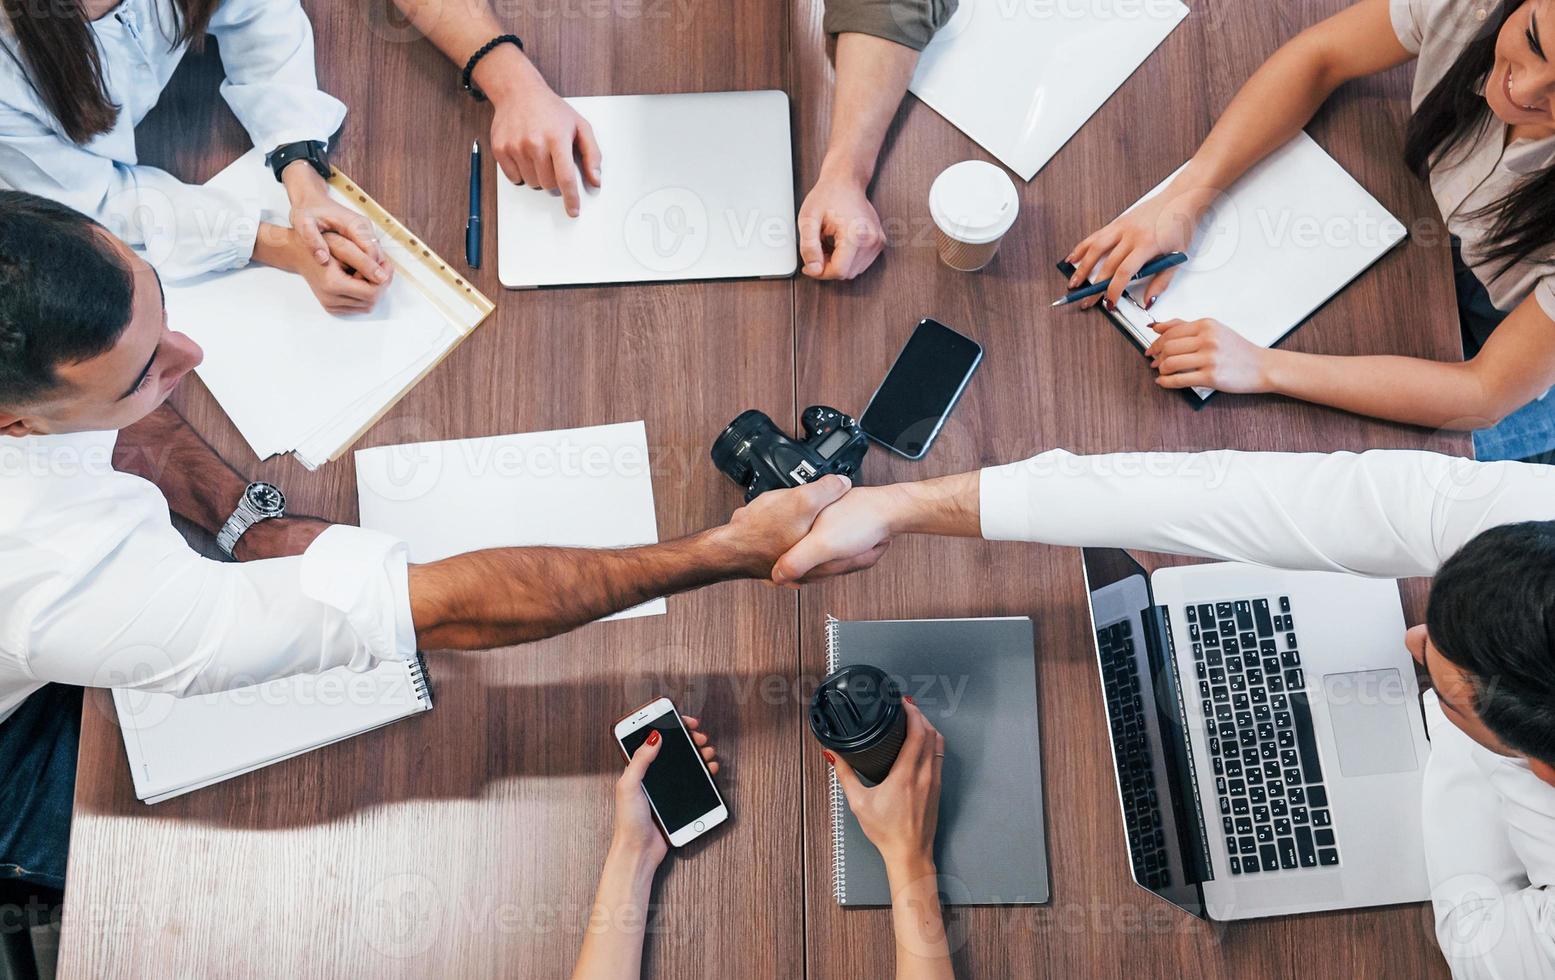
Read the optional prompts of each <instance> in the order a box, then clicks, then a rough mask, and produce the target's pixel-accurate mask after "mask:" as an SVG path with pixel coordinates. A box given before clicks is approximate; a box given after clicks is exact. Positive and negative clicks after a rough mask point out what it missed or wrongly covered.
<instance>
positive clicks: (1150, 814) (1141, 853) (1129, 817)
mask: <svg viewBox="0 0 1555 980" xmlns="http://www.w3.org/2000/svg"><path fill="white" fill-rule="evenodd" d="M1096 639H1097V644H1096V646H1097V649H1098V650H1099V651H1100V652H1101V665H1102V688H1103V690H1104V691H1105V693H1106V697H1107V718H1108V719H1109V721H1110V723H1111V725H1112V751H1113V755H1114V756H1115V758H1114V760H1113V761H1114V762H1115V763H1116V764H1117V768H1118V781H1119V784H1120V785H1119V789H1120V790H1121V795H1122V797H1123V825H1124V830H1125V831H1126V833H1127V836H1128V847H1129V854H1130V856H1131V857H1132V858H1133V862H1134V874H1135V876H1136V877H1137V878H1138V879H1139V883H1140V884H1142V885H1144V886H1146V887H1147V888H1165V887H1166V886H1168V885H1170V884H1171V880H1170V879H1171V874H1170V868H1169V866H1168V864H1167V858H1166V828H1165V824H1164V822H1163V820H1162V817H1161V807H1160V797H1159V796H1158V795H1157V793H1156V785H1155V770H1154V768H1152V764H1151V760H1152V758H1153V755H1152V753H1151V751H1150V743H1149V737H1150V736H1149V734H1148V732H1147V731H1146V730H1145V705H1144V699H1143V697H1142V695H1141V694H1140V687H1139V667H1138V665H1137V662H1136V661H1135V659H1134V627H1133V624H1131V623H1130V622H1129V621H1128V620H1124V621H1123V622H1121V623H1114V624H1113V625H1111V626H1108V627H1105V628H1103V629H1100V630H1098V631H1097V632H1096Z"/></svg>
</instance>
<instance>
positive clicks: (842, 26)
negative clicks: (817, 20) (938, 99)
mask: <svg viewBox="0 0 1555 980" xmlns="http://www.w3.org/2000/svg"><path fill="white" fill-rule="evenodd" d="M955 12H956V0H826V15H825V18H824V19H823V21H822V26H823V27H824V28H825V30H826V33H827V34H870V35H873V36H874V37H880V38H885V39H886V40H887V41H895V42H896V43H897V44H901V45H904V46H906V47H909V48H912V49H913V50H914V51H922V50H923V49H924V48H925V47H926V46H927V45H928V43H929V42H930V41H932V40H933V39H934V35H935V33H936V32H937V31H939V29H940V28H941V27H944V26H945V23H946V22H947V21H949V20H950V18H951V16H952V15H953V14H954V13H955Z"/></svg>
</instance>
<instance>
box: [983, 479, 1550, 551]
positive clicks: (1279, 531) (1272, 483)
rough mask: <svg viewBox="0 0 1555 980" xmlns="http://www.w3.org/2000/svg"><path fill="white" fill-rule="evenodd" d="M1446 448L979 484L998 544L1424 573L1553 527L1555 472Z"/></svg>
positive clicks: (987, 533) (986, 529)
mask: <svg viewBox="0 0 1555 980" xmlns="http://www.w3.org/2000/svg"><path fill="white" fill-rule="evenodd" d="M1552 469H1555V468H1551V467H1546V466H1539V465H1535V464H1531V463H1477V462H1474V461H1472V460H1466V459H1458V458H1455V457H1451V456H1443V455H1441V454H1438V453H1427V452H1413V451H1408V450H1374V451H1372V452H1367V453H1361V454H1355V453H1327V454H1319V453H1244V452H1232V451H1223V452H1208V453H1113V454H1109V455H1098V456H1075V455H1072V454H1070V453H1067V452H1064V451H1062V450H1053V451H1051V452H1046V453H1042V454H1039V455H1037V456H1033V457H1031V458H1030V459H1026V460H1022V461H1020V462H1018V463H1010V464H1008V465H1005V466H998V467H992V468H989V469H985V470H983V471H982V475H981V504H980V506H981V510H980V514H981V521H982V533H983V536H984V537H985V538H988V539H990V540H1014V541H1041V542H1045V543H1048V544H1058V545H1075V546H1082V547H1083V546H1101V547H1106V546H1110V547H1118V548H1139V549H1143V550H1147V551H1158V552H1167V553H1171V554H1181V555H1194V556H1198V557H1203V558H1221V559H1227V560H1231V561H1244V562H1252V563H1256V564H1263V565H1271V566H1274V567H1278V568H1289V569H1316V570H1320V571H1334V572H1349V573H1352V574H1357V575H1372V576H1380V577H1385V578H1396V577H1404V576H1412V575H1430V574H1433V573H1434V572H1435V571H1436V569H1437V568H1438V567H1439V566H1440V565H1441V564H1442V562H1444V561H1446V560H1447V559H1448V558H1449V557H1450V556H1451V555H1452V554H1453V553H1454V552H1455V551H1457V550H1458V549H1459V548H1460V547H1462V546H1463V545H1464V544H1466V543H1467V542H1468V541H1469V540H1470V539H1471V538H1473V537H1474V536H1475V535H1477V534H1479V533H1480V532H1481V531H1483V530H1485V529H1486V528H1489V527H1493V526H1496V525H1500V524H1508V523H1514V522H1517V521H1530V520H1552V519H1555V474H1552V472H1551V471H1552Z"/></svg>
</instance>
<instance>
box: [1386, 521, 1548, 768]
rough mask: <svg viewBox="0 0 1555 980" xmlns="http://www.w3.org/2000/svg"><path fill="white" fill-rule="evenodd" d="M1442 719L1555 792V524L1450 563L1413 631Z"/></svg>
mask: <svg viewBox="0 0 1555 980" xmlns="http://www.w3.org/2000/svg"><path fill="white" fill-rule="evenodd" d="M1408 642H1409V646H1410V650H1411V652H1412V653H1414V655H1415V659H1416V660H1419V661H1420V662H1421V663H1422V664H1424V665H1425V667H1426V669H1427V670H1428V671H1430V673H1431V681H1432V686H1433V687H1434V688H1435V689H1436V693H1437V698H1438V699H1439V701H1440V702H1441V706H1442V712H1443V713H1444V714H1445V715H1446V716H1447V717H1448V719H1449V720H1451V721H1452V722H1453V723H1454V724H1455V725H1457V726H1458V727H1459V728H1461V729H1463V731H1464V732H1465V733H1466V734H1468V735H1469V737H1471V738H1473V739H1474V740H1475V741H1477V742H1479V743H1480V744H1482V745H1484V746H1485V747H1487V748H1489V749H1491V750H1492V751H1496V752H1500V753H1502V754H1504V755H1516V756H1522V757H1523V758H1525V759H1527V760H1528V764H1529V765H1530V766H1531V767H1532V768H1533V771H1534V772H1535V773H1536V774H1537V775H1538V776H1539V778H1540V779H1543V780H1544V781H1545V782H1548V783H1555V522H1551V521H1531V522H1528V523H1524V524H1506V525H1502V526H1500V527H1494V528H1491V529H1490V530H1488V531H1485V532H1483V533H1481V534H1480V535H1478V536H1477V537H1475V538H1474V539H1473V540H1472V541H1470V542H1469V543H1468V544H1466V545H1464V546H1463V548H1462V549H1460V550H1459V551H1458V553H1457V554H1455V555H1453V556H1452V557H1451V558H1450V559H1448V560H1447V562H1446V564H1444V565H1442V567H1441V570H1440V571H1438V572H1437V574H1436V579H1435V581H1433V582H1432V584H1431V599H1430V605H1429V607H1428V609H1427V611H1426V624H1425V627H1424V628H1421V627H1415V629H1413V630H1411V631H1410V635H1409V639H1408Z"/></svg>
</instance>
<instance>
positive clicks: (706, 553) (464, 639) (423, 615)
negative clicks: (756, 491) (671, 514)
mask: <svg viewBox="0 0 1555 980" xmlns="http://www.w3.org/2000/svg"><path fill="white" fill-rule="evenodd" d="M770 571H771V562H770V560H768V561H767V562H765V563H762V562H760V561H753V560H752V558H751V556H750V555H749V554H746V553H743V552H742V551H741V549H739V548H736V547H734V546H732V545H731V544H730V543H729V542H728V541H727V539H726V537H725V534H724V531H723V529H721V528H718V529H714V530H711V531H704V532H702V533H701V534H695V535H692V536H690V537H686V538H681V539H679V540H676V541H670V542H668V543H666V544H657V545H648V546H645V547H641V548H621V549H592V548H493V549H489V550H486V551H474V552H470V553H468V554H464V555H455V556H454V557H452V558H446V559H444V560H442V561H438V562H431V563H429V564H425V565H413V566H411V569H410V604H411V615H412V619H413V621H414V623H415V626H416V636H417V639H418V640H419V642H420V643H421V645H422V646H424V647H428V648H431V649H458V650H476V649H487V648H490V647H501V646H511V645H513V644H516V643H527V642H530V641H532V640H539V639H544V638H545V637H548V636H555V635H556V634H558V633H565V632H567V631H568V630H571V629H575V628H576V627H579V626H582V625H584V624H585V623H590V622H593V621H594V620H596V619H599V618H600V617H602V616H608V615H610V614H611V613H615V612H620V611H621V610H623V609H630V608H631V607H632V606H636V605H640V604H641V603H644V602H647V601H648V600H649V599H656V598H658V597H660V596H666V595H672V594H674V593H677V592H683V591H685V590H687V589H693V588H697V587H698V586H703V585H710V584H712V583H714V582H721V581H726V580H729V579H734V578H748V577H763V578H764V577H766V576H767V575H768V574H769V572H770Z"/></svg>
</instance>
